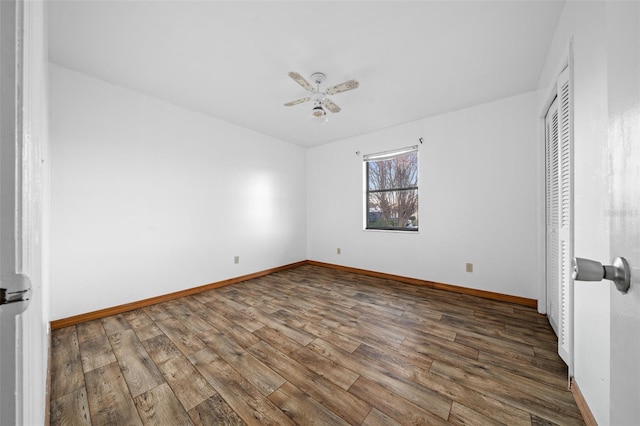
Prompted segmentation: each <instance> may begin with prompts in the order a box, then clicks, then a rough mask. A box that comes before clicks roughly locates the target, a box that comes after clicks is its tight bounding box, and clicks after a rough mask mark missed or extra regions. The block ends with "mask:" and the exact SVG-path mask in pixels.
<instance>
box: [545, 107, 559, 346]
mask: <svg viewBox="0 0 640 426" xmlns="http://www.w3.org/2000/svg"><path fill="white" fill-rule="evenodd" d="M545 124H546V126H545V127H546V157H547V158H546V188H547V189H546V193H547V194H546V195H547V208H546V210H547V214H546V225H547V242H546V243H547V317H548V318H549V322H550V323H551V327H553V330H554V331H555V332H556V335H559V330H558V324H559V323H560V318H559V317H560V306H559V300H560V273H559V271H560V244H559V235H558V231H559V224H560V220H559V217H560V213H559V212H560V196H559V193H560V191H559V185H558V183H559V182H560V178H559V167H558V164H559V152H560V150H559V148H558V99H557V98H556V99H555V100H554V101H553V103H552V104H551V107H549V111H548V112H547V117H546V118H545Z"/></svg>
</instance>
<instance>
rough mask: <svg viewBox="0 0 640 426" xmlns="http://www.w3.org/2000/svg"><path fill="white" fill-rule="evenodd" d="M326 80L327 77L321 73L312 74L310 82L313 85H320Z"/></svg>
mask: <svg viewBox="0 0 640 426" xmlns="http://www.w3.org/2000/svg"><path fill="white" fill-rule="evenodd" d="M326 79H327V76H326V75H324V74H323V73H321V72H314V73H313V74H311V80H312V81H313V82H314V83H315V84H322V83H324V81H325V80H326Z"/></svg>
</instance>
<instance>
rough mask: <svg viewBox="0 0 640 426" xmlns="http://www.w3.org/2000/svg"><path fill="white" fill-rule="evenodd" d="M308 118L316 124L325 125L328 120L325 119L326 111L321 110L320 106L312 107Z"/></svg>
mask: <svg viewBox="0 0 640 426" xmlns="http://www.w3.org/2000/svg"><path fill="white" fill-rule="evenodd" d="M310 118H311V120H313V121H315V122H318V123H326V122H327V121H328V120H329V118H328V117H327V111H325V110H324V108H322V105H316V106H314V107H313V109H312V110H311V117H310Z"/></svg>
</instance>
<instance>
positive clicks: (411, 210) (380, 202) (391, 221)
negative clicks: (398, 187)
mask: <svg viewBox="0 0 640 426" xmlns="http://www.w3.org/2000/svg"><path fill="white" fill-rule="evenodd" d="M367 208H368V212H367V227H368V228H372V229H405V228H406V229H409V230H417V229H418V190H417V189H408V190H402V191H382V192H370V193H369V199H368V202H367Z"/></svg>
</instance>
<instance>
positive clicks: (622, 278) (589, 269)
mask: <svg viewBox="0 0 640 426" xmlns="http://www.w3.org/2000/svg"><path fill="white" fill-rule="evenodd" d="M572 266H573V273H572V274H571V277H572V278H573V279H574V280H577V281H601V280H603V279H605V280H611V281H613V283H614V284H615V285H616V288H617V289H618V291H619V292H621V293H626V292H627V291H629V287H630V286H631V269H630V268H629V263H628V262H627V260H626V259H625V258H624V257H616V258H615V259H614V260H613V265H603V264H602V263H600V262H596V261H595V260H589V259H582V258H580V257H574V258H573V265H572Z"/></svg>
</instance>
